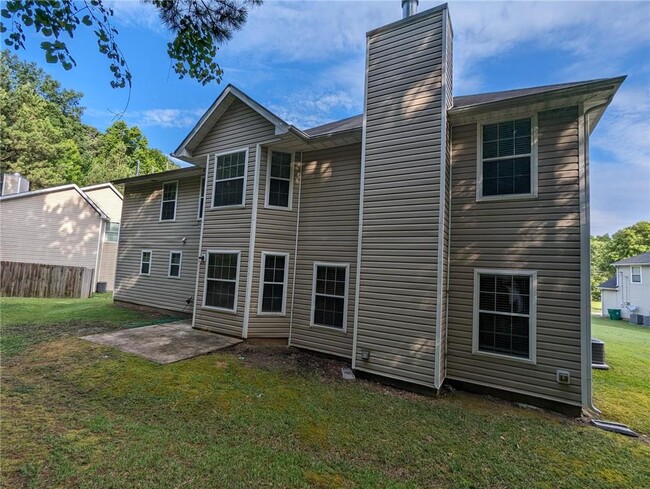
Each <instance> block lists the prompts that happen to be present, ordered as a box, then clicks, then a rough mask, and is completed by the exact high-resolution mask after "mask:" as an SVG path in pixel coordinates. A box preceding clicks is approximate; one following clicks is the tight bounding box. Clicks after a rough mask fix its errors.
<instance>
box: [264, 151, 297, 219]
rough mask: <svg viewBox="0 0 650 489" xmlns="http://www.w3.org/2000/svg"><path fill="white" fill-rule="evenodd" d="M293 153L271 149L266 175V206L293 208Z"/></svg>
mask: <svg viewBox="0 0 650 489" xmlns="http://www.w3.org/2000/svg"><path fill="white" fill-rule="evenodd" d="M291 161H292V155H291V153H279V152H277V151H271V156H270V157H269V162H268V167H267V175H266V189H267V190H266V207H278V208H281V209H291V194H292V190H293V189H292V187H293V186H292V180H293V179H292V174H293V170H292V163H291Z"/></svg>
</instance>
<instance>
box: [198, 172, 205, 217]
mask: <svg viewBox="0 0 650 489" xmlns="http://www.w3.org/2000/svg"><path fill="white" fill-rule="evenodd" d="M204 206H205V177H201V188H200V189H199V213H198V216H197V219H198V220H199V221H200V220H201V219H203V207H204Z"/></svg>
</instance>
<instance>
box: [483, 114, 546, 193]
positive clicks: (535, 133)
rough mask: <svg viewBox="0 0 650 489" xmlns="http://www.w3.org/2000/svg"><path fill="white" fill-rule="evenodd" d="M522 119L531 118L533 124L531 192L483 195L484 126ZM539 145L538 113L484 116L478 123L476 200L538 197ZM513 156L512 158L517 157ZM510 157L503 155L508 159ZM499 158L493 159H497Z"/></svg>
mask: <svg viewBox="0 0 650 489" xmlns="http://www.w3.org/2000/svg"><path fill="white" fill-rule="evenodd" d="M520 119H530V126H531V131H532V134H531V139H530V145H531V147H530V177H531V180H530V193H528V194H508V195H486V196H484V195H483V126H486V125H490V124H498V123H500V122H508V121H514V120H520ZM538 145H539V129H538V114H537V112H534V113H532V114H510V115H507V116H506V115H504V116H500V117H493V118H490V117H489V116H487V117H485V118H482V119H481V120H479V121H478V122H477V124H476V202H490V201H495V200H496V201H499V200H526V199H536V198H538V196H539V189H538V180H539V175H538ZM515 157H516V156H513V157H512V158H515ZM508 158H509V157H502V159H508ZM496 160H497V159H496V158H494V159H491V161H496Z"/></svg>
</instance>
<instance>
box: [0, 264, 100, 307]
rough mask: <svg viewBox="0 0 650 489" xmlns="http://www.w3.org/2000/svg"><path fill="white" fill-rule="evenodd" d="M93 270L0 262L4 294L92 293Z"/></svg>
mask: <svg viewBox="0 0 650 489" xmlns="http://www.w3.org/2000/svg"><path fill="white" fill-rule="evenodd" d="M92 285H93V269H92V268H85V267H70V266H67V265H43V264H41V263H18V262H12V261H3V262H0V294H1V295H2V296H3V297H79V298H84V299H85V298H87V297H88V296H90V294H91V292H92Z"/></svg>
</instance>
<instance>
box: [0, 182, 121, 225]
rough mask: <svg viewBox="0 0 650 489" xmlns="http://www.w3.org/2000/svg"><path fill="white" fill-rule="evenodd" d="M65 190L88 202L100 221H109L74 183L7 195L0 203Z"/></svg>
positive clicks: (0, 199)
mask: <svg viewBox="0 0 650 489" xmlns="http://www.w3.org/2000/svg"><path fill="white" fill-rule="evenodd" d="M66 190H74V191H75V192H77V193H78V194H79V195H81V197H82V198H83V199H84V200H85V201H86V202H88V204H89V205H90V207H92V208H93V209H94V210H95V211H96V212H97V214H99V215H100V217H101V218H102V219H107V220H110V219H109V217H108V216H107V215H106V214H105V213H104V211H102V210H101V209H100V208H99V207H98V206H97V204H95V202H93V200H92V199H91V198H90V197H88V196H87V195H86V193H85V192H84V191H83V190H81V189H80V188H79V187H78V186H77V185H75V184H74V183H71V184H68V185H60V186H58V187H50V188H44V189H42V190H33V191H31V192H21V193H19V194H9V195H3V196H1V197H0V201H2V202H5V201H7V200H17V199H24V198H27V197H34V196H36V195H43V194H52V193H56V192H63V191H66Z"/></svg>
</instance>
